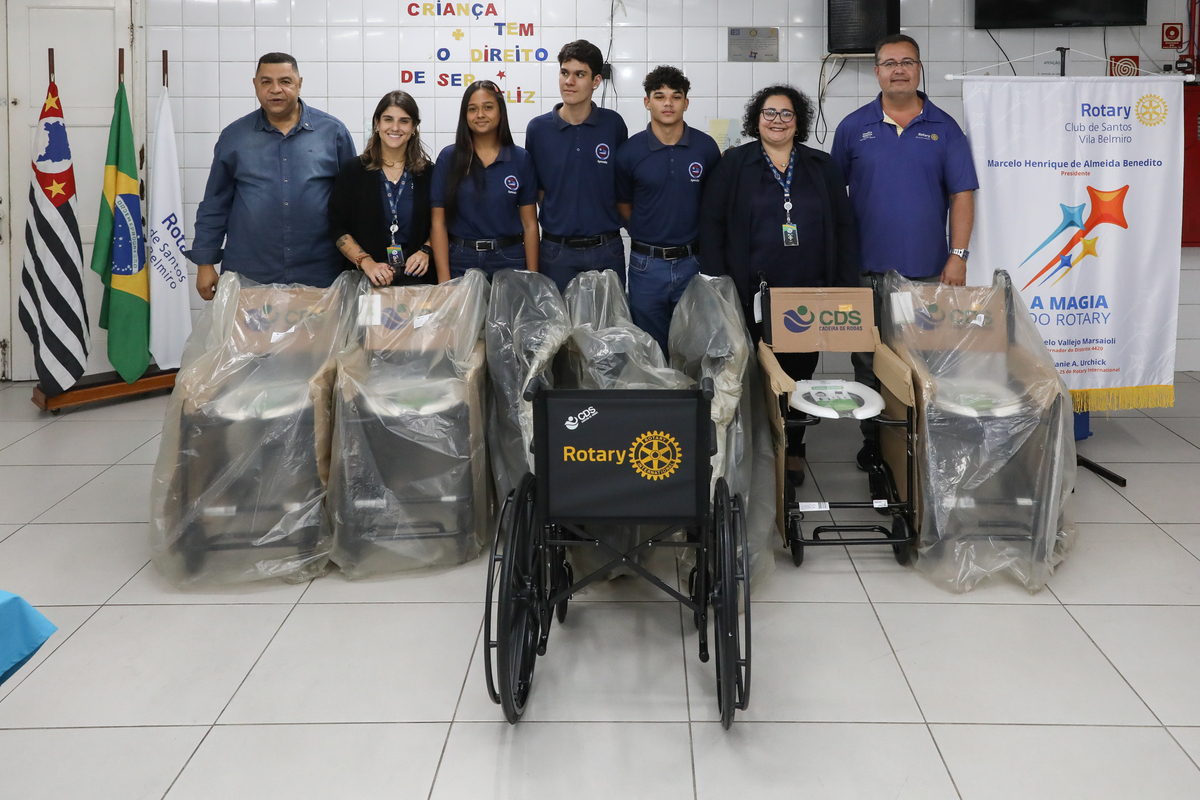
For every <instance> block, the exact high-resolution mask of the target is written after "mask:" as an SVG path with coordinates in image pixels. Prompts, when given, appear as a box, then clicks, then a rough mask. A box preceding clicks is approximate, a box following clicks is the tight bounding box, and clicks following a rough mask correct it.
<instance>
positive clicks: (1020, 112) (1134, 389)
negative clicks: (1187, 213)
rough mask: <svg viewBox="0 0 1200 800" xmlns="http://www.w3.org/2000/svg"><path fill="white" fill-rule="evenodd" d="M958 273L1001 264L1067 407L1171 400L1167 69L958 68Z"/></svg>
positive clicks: (1174, 159) (1175, 279)
mask: <svg viewBox="0 0 1200 800" xmlns="http://www.w3.org/2000/svg"><path fill="white" fill-rule="evenodd" d="M963 110H964V114H965V116H966V123H967V125H966V128H967V136H968V137H969V138H970V140H971V150H972V153H973V156H974V160H975V170H976V172H977V173H978V175H979V191H978V192H977V193H976V217H975V231H974V234H973V235H972V237H971V259H970V261H969V264H968V274H967V280H968V283H970V284H973V285H983V284H990V283H991V280H992V273H993V272H994V271H995V270H997V269H1004V270H1007V271H1008V272H1009V274H1010V275H1011V276H1012V279H1013V284H1014V285H1015V286H1016V287H1017V288H1018V289H1019V290H1020V293H1021V297H1022V298H1023V299H1024V301H1025V305H1026V306H1028V308H1029V313H1030V314H1031V315H1032V317H1033V319H1034V321H1035V322H1036V323H1037V325H1038V328H1039V330H1040V331H1041V333H1042V336H1043V338H1044V339H1045V341H1046V346H1047V347H1048V348H1049V350H1050V354H1051V355H1052V356H1053V357H1054V360H1055V364H1056V366H1057V367H1058V371H1059V374H1061V375H1062V377H1063V380H1064V381H1066V384H1067V387H1068V388H1069V389H1070V390H1071V395H1072V397H1073V399H1074V404H1075V410H1077V411H1088V410H1097V411H1101V410H1110V409H1119V408H1146V407H1156V406H1170V405H1172V404H1173V402H1174V387H1173V383H1174V374H1175V329H1176V324H1177V322H1178V307H1179V259H1180V237H1181V225H1182V213H1183V82H1182V81H1181V80H1180V79H1178V78H1162V77H1138V78H1133V77H1128V78H1083V77H1081V78H1022V77H1015V78H995V77H992V78H986V77H985V78H970V77H968V78H966V79H965V80H964V84H963Z"/></svg>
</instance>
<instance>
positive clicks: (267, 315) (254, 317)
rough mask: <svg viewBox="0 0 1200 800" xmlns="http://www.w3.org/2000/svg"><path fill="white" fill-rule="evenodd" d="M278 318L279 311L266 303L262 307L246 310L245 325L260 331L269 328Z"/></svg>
mask: <svg viewBox="0 0 1200 800" xmlns="http://www.w3.org/2000/svg"><path fill="white" fill-rule="evenodd" d="M278 319H279V313H278V312H277V311H275V309H274V308H272V307H271V305H270V304H269V303H268V304H266V305H264V306H263V307H262V308H251V309H248V310H247V311H246V327H247V328H249V329H250V330H252V331H258V332H259V333H262V332H263V331H265V330H270V329H271V327H272V326H273V325H274V324H275V321H276V320H278Z"/></svg>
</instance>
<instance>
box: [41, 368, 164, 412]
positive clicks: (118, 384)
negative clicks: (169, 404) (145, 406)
mask: <svg viewBox="0 0 1200 800" xmlns="http://www.w3.org/2000/svg"><path fill="white" fill-rule="evenodd" d="M177 372H179V370H177V369H159V368H158V366H157V365H155V364H151V365H150V367H149V369H147V370H146V373H145V374H144V375H142V377H140V378H138V379H137V380H136V381H134V382H133V383H126V382H125V379H124V378H122V377H121V376H120V375H118V374H117V373H116V372H101V373H99V374H96V375H85V376H84V377H82V378H80V379H79V380H78V381H76V382H75V385H74V386H72V387H71V388H70V389H68V390H66V391H65V392H63V393H62V394H57V395H54V396H53V397H48V396H46V393H45V392H43V391H42V386H41V384H38V385H37V386H35V387H33V397H32V398H31V399H32V400H33V404H34V405H35V406H37V407H38V408H40V409H41V410H42V411H49V412H51V413H54V414H57V413H58V412H60V411H62V410H63V409H64V408H74V407H75V406H81V405H86V404H88V403H96V402H99V401H101V400H114V399H116V398H118V397H132V396H135V395H139V394H146V393H148V392H158V391H162V390H164V389H173V388H174V387H175V373H177Z"/></svg>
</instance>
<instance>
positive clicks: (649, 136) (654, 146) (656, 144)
mask: <svg viewBox="0 0 1200 800" xmlns="http://www.w3.org/2000/svg"><path fill="white" fill-rule="evenodd" d="M689 130H691V128H689V127H688V126H687V123H686V122H685V123H683V136H680V137H679V141H678V142H676V143H675V144H673V145H666V144H663V143H662V142H660V141H659V140H658V137H657V136H655V135H654V131H653V130H652V129H651V127H650V124H649V123H647V124H646V146H647V147H648V148H650V152H651V153H653V152H654V151H655V150H662V149H663V148H664V147H687V146H688V131H689Z"/></svg>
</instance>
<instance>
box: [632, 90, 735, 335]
mask: <svg viewBox="0 0 1200 800" xmlns="http://www.w3.org/2000/svg"><path fill="white" fill-rule="evenodd" d="M642 87H643V88H644V89H645V90H646V97H645V100H644V102H645V104H646V109H647V110H648V111H649V112H650V124H649V125H647V126H646V130H644V131H640V132H638V133H635V134H634V135H633V136H631V137H630V138H629V141H627V142H626V143H625V144H623V145H621V149H620V150H618V151H617V210H618V212H619V213H620V214H621V216H622V217H623V218H624V219H625V229H626V230H627V231H629V236H630V238H632V240H633V242H632V245H631V249H632V251H633V252H632V253H630V255H629V282H628V290H629V310H630V312H631V313H632V315H633V321H634V322H635V323H636V324H637V326H638V327H639V328H641V329H642V330H644V331H646V332H647V333H649V334H650V335H651V336H653V337H654V338H655V339H656V340H657V341H658V344H659V346H661V347H662V350H663V354H664V355H665V354H666V353H667V332H668V331H669V330H670V327H671V314H672V312H674V310H675V304H676V303H678V302H679V298H680V296H681V295H682V294H683V290H684V289H685V288H687V285H688V281H690V280H691V279H692V277H693V276H694V275H696V274H697V273H698V272H700V262H699V261H698V259H697V257H696V253H697V252H698V250H699V243H698V241H697V240H698V239H699V238H700V198H701V195H702V194H703V193H704V183H705V181H706V180H707V179H708V173H709V170H710V169H711V168H712V167H714V166H716V164H717V162H718V161H720V160H721V150H720V148H719V147H717V143H716V142H715V141H713V138H712V137H711V136H709V135H708V134H706V133H703V132H702V131H698V130H696V129H695V128H690V127H688V126H687V124H685V123H684V121H683V114H684V112H685V111H687V107H688V98H687V95H688V91H689V90H690V89H691V88H692V84H691V81H689V80H688V79H687V77H686V76H684V74H683V73H682V72H681V71H679V70H678V69H676V68H675V67H664V66H660V67H658V68H656V69H654V70H653V71H651V72H650V74H649V75H647V76H646V80H645V81H644V82H643V83H642Z"/></svg>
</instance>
